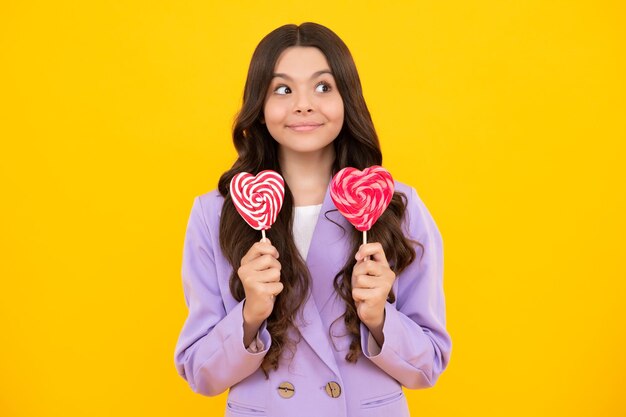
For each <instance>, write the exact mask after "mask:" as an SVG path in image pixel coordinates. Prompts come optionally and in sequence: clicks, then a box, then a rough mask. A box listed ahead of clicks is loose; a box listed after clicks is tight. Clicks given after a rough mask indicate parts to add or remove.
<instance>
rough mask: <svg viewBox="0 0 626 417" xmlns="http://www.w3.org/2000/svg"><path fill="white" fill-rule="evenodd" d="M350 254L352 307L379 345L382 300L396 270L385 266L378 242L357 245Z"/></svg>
mask: <svg viewBox="0 0 626 417" xmlns="http://www.w3.org/2000/svg"><path fill="white" fill-rule="evenodd" d="M354 257H355V259H356V260H357V263H356V265H355V266H354V269H353V270H352V298H353V299H354V302H355V304H356V311H357V314H358V316H359V319H361V322H363V324H365V325H366V326H367V327H368V328H369V329H370V332H371V333H372V335H373V336H374V338H375V339H376V341H377V342H378V344H379V345H380V346H382V342H383V340H382V328H383V323H384V321H385V304H386V302H387V297H388V296H389V292H390V291H391V286H392V285H393V282H394V281H395V279H396V274H395V273H394V272H393V271H392V270H391V268H389V264H388V263H387V257H386V256H385V252H384V251H383V247H382V245H381V244H380V243H367V244H365V245H361V247H360V248H359V251H358V252H357V253H356V255H355V256H354ZM367 257H369V259H367Z"/></svg>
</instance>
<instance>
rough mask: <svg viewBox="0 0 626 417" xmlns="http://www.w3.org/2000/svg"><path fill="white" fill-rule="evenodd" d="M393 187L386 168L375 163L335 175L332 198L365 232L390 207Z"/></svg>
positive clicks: (354, 223)
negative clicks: (361, 168)
mask: <svg viewBox="0 0 626 417" xmlns="http://www.w3.org/2000/svg"><path fill="white" fill-rule="evenodd" d="M393 190H394V186H393V178H392V177H391V174H390V173H389V171H387V170H386V169H385V168H383V167H381V166H378V165H374V166H371V167H369V168H365V169H364V170H363V171H359V170H358V169H356V168H352V167H347V168H344V169H342V170H341V171H339V172H338V173H337V174H335V176H334V177H333V179H332V181H331V184H330V197H331V198H332V199H333V202H334V203H335V206H336V207H337V209H338V210H339V212H340V213H341V214H343V215H344V217H345V218H346V219H347V220H348V221H349V222H350V223H352V224H353V225H354V227H356V229H357V230H359V231H361V232H366V231H367V230H369V229H370V228H371V227H372V225H373V224H374V223H376V220H378V218H379V217H380V216H381V215H382V214H383V212H384V211H385V209H386V208H387V206H389V203H390V202H391V197H393ZM364 240H365V235H364Z"/></svg>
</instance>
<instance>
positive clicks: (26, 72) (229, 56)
mask: <svg viewBox="0 0 626 417" xmlns="http://www.w3.org/2000/svg"><path fill="white" fill-rule="evenodd" d="M230 3H231V2H224V3H214V2H208V1H171V2H162V1H161V2H158V1H156V2H155V1H117V2H115V1H93V2H92V1H82V2H79V1H68V0H58V1H49V2H42V1H31V2H18V1H4V2H2V5H1V6H0V53H1V55H0V59H1V62H0V76H1V78H0V85H1V86H2V88H1V91H0V97H1V100H0V106H1V107H0V138H1V142H0V175H1V186H2V188H1V196H2V204H1V208H0V227H1V230H0V236H1V237H0V239H1V248H0V250H1V252H0V256H1V263H0V277H1V284H0V285H1V287H0V314H1V316H0V317H1V318H0V320H1V321H0V329H1V330H0V333H1V336H0V340H1V341H2V342H1V343H0V415H2V416H87V415H89V416H118V417H121V416H127V415H128V416H138V415H151V416H174V415H176V416H185V415H187V416H189V415H221V413H222V412H223V409H224V406H225V395H221V396H219V397H215V398H208V397H203V396H200V395H198V394H194V393H193V392H192V391H191V389H190V388H189V387H188V386H187V384H186V383H185V382H184V381H183V380H182V379H181V378H180V377H179V376H178V374H177V373H176V370H175V368H174V362H173V351H174V346H175V344H176V340H177V337H178V333H179V331H180V328H181V326H182V324H183V321H184V319H185V317H186V308H185V305H184V299H183V293H182V284H181V278H180V267H181V256H182V244H183V237H184V232H185V227H186V224H187V219H188V215H189V212H190V209H191V204H192V201H193V198H194V196H196V195H199V194H202V193H205V192H207V191H209V190H211V189H213V188H214V187H215V186H216V182H217V179H218V177H219V175H220V174H221V173H222V172H223V171H224V170H225V169H227V168H228V167H229V166H230V164H231V163H232V161H233V158H234V155H235V154H234V150H233V147H232V144H231V141H230V127H231V123H232V120H233V116H234V114H235V112H236V111H237V109H238V107H239V105H240V100H241V95H242V91H243V84H244V80H245V73H246V70H247V66H248V63H249V59H250V56H251V54H252V51H253V49H254V47H255V46H256V44H257V43H258V41H259V40H260V39H261V38H262V36H264V35H265V34H266V33H268V32H269V31H270V30H272V29H274V28H275V27H278V26H280V25H282V24H284V23H301V22H304V21H316V22H319V23H322V24H325V25H327V26H329V27H330V28H331V29H333V30H334V31H335V32H336V33H337V34H339V36H341V37H342V38H343V39H344V41H345V42H346V43H347V44H348V46H349V47H350V49H351V51H352V53H353V55H354V58H355V60H356V63H357V66H358V68H359V71H360V74H361V77H362V82H363V86H364V91H365V95H366V99H367V102H368V104H369V106H370V110H371V112H372V116H373V118H374V122H375V124H376V127H377V129H378V132H379V134H380V137H381V142H382V146H383V151H384V155H385V159H384V165H385V166H386V167H387V168H388V169H389V170H390V171H391V172H392V173H393V174H394V176H395V177H396V178H397V179H399V180H401V181H404V182H407V183H409V184H411V185H413V186H415V187H416V189H417V190H418V193H419V194H420V195H421V197H422V199H423V200H424V202H425V203H426V205H427V206H428V208H429V209H430V211H431V212H432V214H433V216H434V218H435V220H436V222H437V224H438V225H439V228H440V230H441V233H442V235H443V239H444V248H445V268H444V269H445V280H444V283H445V290H446V300H447V305H448V309H447V312H448V327H449V331H450V333H451V335H452V338H453V351H452V360H451V362H450V365H449V368H448V370H447V371H446V372H445V373H444V374H443V375H442V377H441V378H440V380H439V382H438V384H437V385H436V386H435V387H434V388H432V389H429V390H420V391H407V396H408V398H409V402H410V407H411V410H412V412H413V414H414V415H425V416H469V415H472V416H473V415H476V416H502V415H508V416H528V415H532V416H544V415H545V416H591V415H598V416H600V415H601V416H623V415H626V406H625V405H624V402H623V401H620V400H619V399H618V397H619V396H620V394H622V395H623V392H624V386H625V383H626V376H625V375H626V359H625V356H626V355H624V352H625V351H626V334H625V333H626V332H625V329H626V326H625V325H624V317H625V313H626V311H625V307H624V305H625V303H624V302H623V300H622V298H623V296H624V295H625V292H626V291H625V289H626V285H625V284H624V280H625V278H626V268H625V266H624V257H625V250H624V235H625V232H626V227H625V222H624V217H623V216H624V213H625V212H626V202H625V195H626V192H625V188H626V187H625V179H626V171H625V169H624V162H625V157H626V153H625V152H624V150H625V144H624V142H625V140H626V122H625V115H626V108H625V107H626V104H625V97H626V88H625V77H624V74H626V65H625V64H626V59H625V56H626V54H625V52H626V48H625V40H626V33H625V32H626V29H625V27H626V26H625V25H624V17H625V13H624V9H625V8H624V6H623V4H622V3H621V2H618V1H540V0H535V1H518V2H507V1H501V0H493V1H463V0H457V1H445V2H438V1H416V2H396V3H395V5H391V4H387V5H385V6H382V5H380V4H379V2H373V1H372V2H363V1H361V2H343V1H338V0H333V1H317V2H313V3H311V2H272V3H266V4H260V3H259V2H257V1H251V2H247V3H242V2H232V3H233V4H232V5H231V4H230ZM381 3H382V2H381ZM385 3H393V2H385Z"/></svg>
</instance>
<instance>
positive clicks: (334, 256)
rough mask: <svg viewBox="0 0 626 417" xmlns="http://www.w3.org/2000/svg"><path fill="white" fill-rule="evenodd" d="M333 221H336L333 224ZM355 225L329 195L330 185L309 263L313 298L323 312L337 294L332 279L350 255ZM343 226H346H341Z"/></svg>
mask: <svg viewBox="0 0 626 417" xmlns="http://www.w3.org/2000/svg"><path fill="white" fill-rule="evenodd" d="M333 222H334V223H333ZM352 227H353V226H352V225H351V224H350V223H349V222H348V221H347V220H346V218H345V217H343V215H342V214H341V213H339V211H337V207H335V204H334V203H333V200H332V198H330V185H329V187H328V189H327V190H326V196H325V197H324V202H323V203H322V208H321V210H320V214H319V217H318V219H317V224H316V226H315V230H314V231H313V238H312V239H311V245H310V246H309V252H308V254H307V259H306V264H307V267H308V268H309V271H310V273H311V280H312V282H311V288H312V291H313V298H314V299H315V303H316V305H317V308H318V310H319V311H320V313H322V312H323V311H324V308H325V306H326V304H327V302H328V300H329V299H330V297H331V296H337V297H339V295H338V294H336V292H335V288H334V287H333V281H334V279H335V275H337V273H338V272H339V270H340V269H341V268H343V265H344V264H345V263H346V261H347V260H348V258H347V257H348V256H351V255H350V254H349V253H348V251H350V250H351V248H350V234H351V233H352ZM342 228H343V229H342Z"/></svg>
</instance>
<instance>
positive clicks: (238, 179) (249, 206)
mask: <svg viewBox="0 0 626 417" xmlns="http://www.w3.org/2000/svg"><path fill="white" fill-rule="evenodd" d="M230 196H231V198H232V199H233V203H234V204H235V208H236V209H237V211H238V212H239V214H241V217H243V219H244V220H245V221H246V222H247V223H248V224H249V225H250V226H251V227H252V228H253V229H255V230H261V232H262V233H263V238H265V231H266V230H267V229H269V228H270V227H272V224H274V222H275V221H276V217H278V212H279V211H280V209H281V207H282V206H283V201H284V199H285V181H284V180H283V177H281V176H280V174H279V173H278V172H276V171H272V170H269V169H268V170H265V171H261V172H259V173H258V174H257V175H256V176H254V175H252V174H249V173H247V172H240V173H239V174H237V175H235V176H234V177H233V179H232V180H231V181H230Z"/></svg>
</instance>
